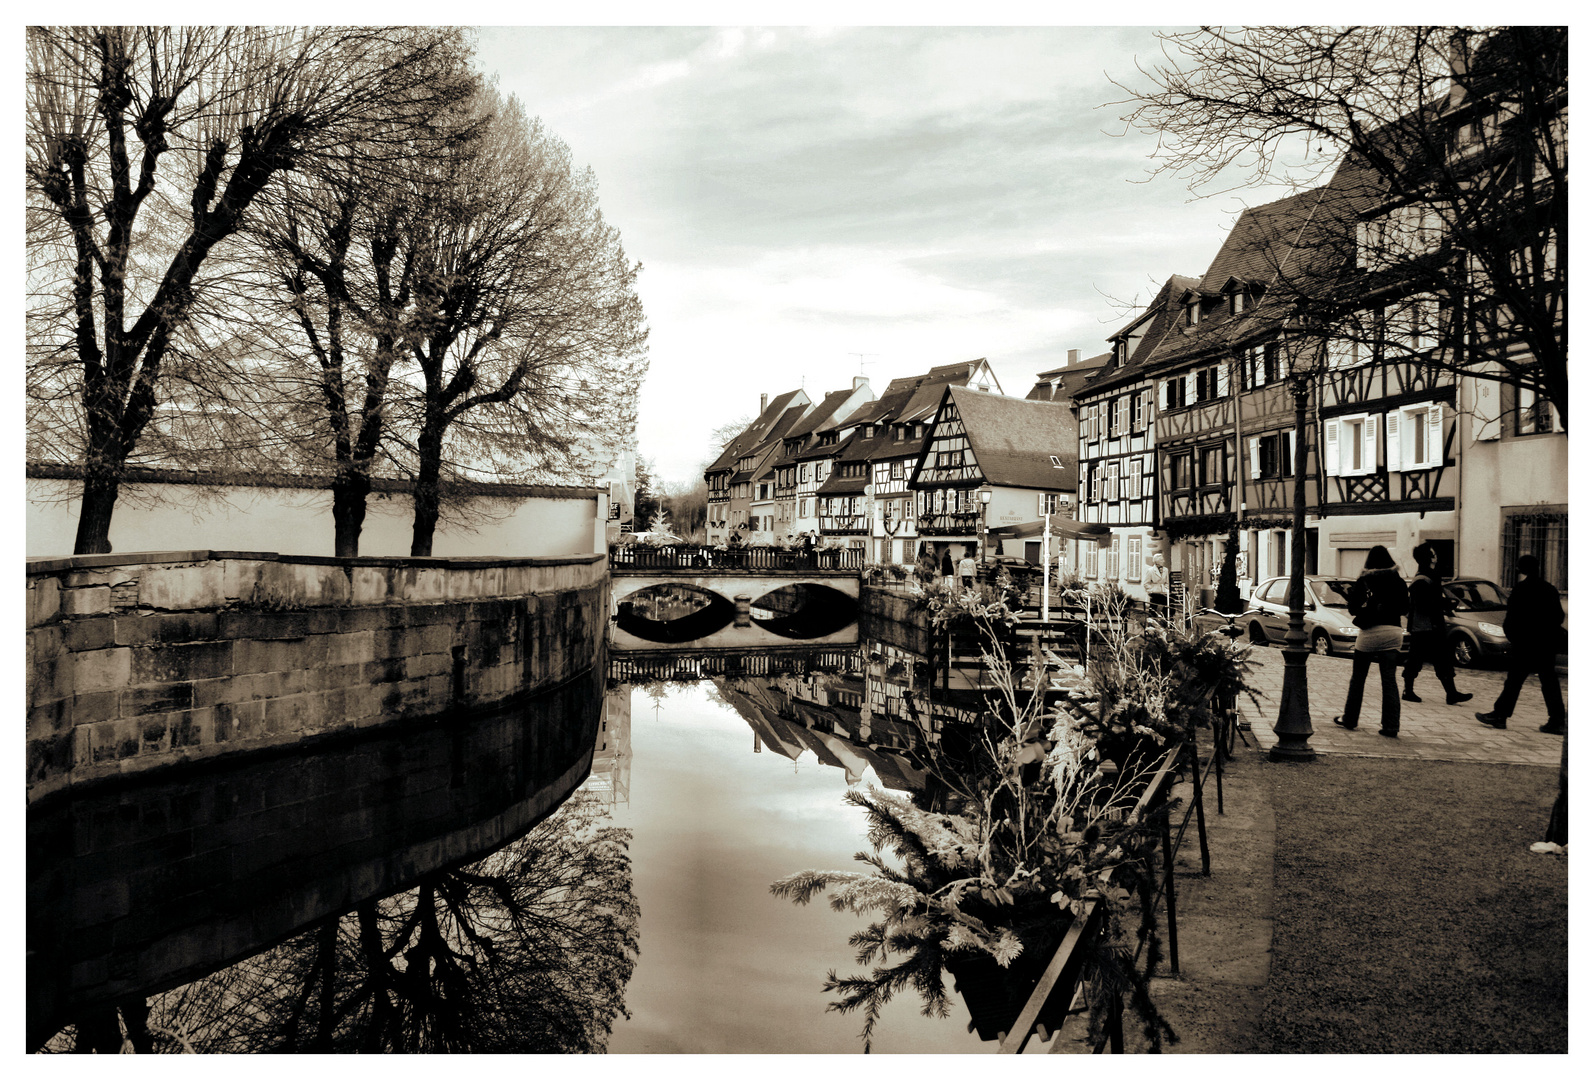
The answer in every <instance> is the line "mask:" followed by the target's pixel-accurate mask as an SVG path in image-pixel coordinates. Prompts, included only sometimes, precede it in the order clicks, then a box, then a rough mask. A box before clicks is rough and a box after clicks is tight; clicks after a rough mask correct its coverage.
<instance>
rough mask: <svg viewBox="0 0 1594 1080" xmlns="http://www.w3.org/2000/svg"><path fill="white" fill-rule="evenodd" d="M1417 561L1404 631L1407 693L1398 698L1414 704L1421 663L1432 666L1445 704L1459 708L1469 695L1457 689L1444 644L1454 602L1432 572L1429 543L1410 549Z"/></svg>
mask: <svg viewBox="0 0 1594 1080" xmlns="http://www.w3.org/2000/svg"><path fill="white" fill-rule="evenodd" d="M1411 554H1412V557H1413V558H1415V559H1416V560H1417V576H1416V577H1414V578H1412V579H1411V617H1410V619H1408V620H1407V623H1406V629H1407V630H1409V631H1410V632H1411V653H1410V654H1409V655H1408V656H1407V657H1406V670H1405V671H1404V672H1403V674H1404V675H1405V679H1406V690H1405V692H1404V693H1403V694H1401V695H1400V697H1401V700H1403V701H1415V702H1418V703H1419V704H1420V703H1421V702H1422V698H1420V697H1418V696H1417V690H1416V683H1417V676H1418V675H1419V674H1421V673H1422V665H1423V663H1424V662H1428V663H1431V664H1433V673H1434V674H1435V675H1436V676H1438V678H1439V685H1440V686H1442V687H1444V689H1445V704H1446V705H1460V704H1461V703H1462V702H1463V701H1471V700H1472V695H1471V694H1463V693H1462V692H1461V691H1459V690H1457V689H1456V669H1455V667H1454V666H1453V665H1452V664H1451V662H1450V646H1449V643H1448V642H1446V641H1445V616H1446V615H1448V614H1450V611H1451V609H1452V608H1454V607H1455V602H1454V601H1452V600H1451V599H1450V597H1449V596H1448V595H1447V594H1446V593H1445V590H1444V586H1443V585H1442V584H1440V581H1439V573H1438V571H1436V570H1435V569H1434V563H1435V562H1436V561H1437V556H1436V553H1435V551H1434V549H1433V545H1432V544H1418V545H1417V546H1416V547H1415V548H1413V549H1412V552H1411Z"/></svg>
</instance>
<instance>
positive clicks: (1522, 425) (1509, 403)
mask: <svg viewBox="0 0 1594 1080" xmlns="http://www.w3.org/2000/svg"><path fill="white" fill-rule="evenodd" d="M1500 403H1501V405H1502V406H1503V407H1504V410H1505V425H1504V426H1505V429H1506V430H1507V431H1509V432H1510V433H1511V434H1512V435H1543V434H1545V433H1547V432H1551V431H1561V430H1562V427H1561V417H1560V414H1559V413H1558V412H1556V409H1555V405H1554V403H1553V402H1551V401H1550V399H1549V398H1547V397H1541V396H1540V395H1539V394H1538V393H1536V392H1535V391H1533V390H1529V389H1527V388H1526V387H1521V386H1508V385H1506V384H1505V383H1501V384H1500ZM1501 584H1502V585H1503V584H1505V582H1503V581H1502V582H1501Z"/></svg>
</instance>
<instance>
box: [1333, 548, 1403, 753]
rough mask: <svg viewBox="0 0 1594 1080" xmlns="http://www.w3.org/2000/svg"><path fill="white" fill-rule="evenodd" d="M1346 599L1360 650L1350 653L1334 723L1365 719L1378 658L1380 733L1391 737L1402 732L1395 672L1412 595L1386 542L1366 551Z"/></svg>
mask: <svg viewBox="0 0 1594 1080" xmlns="http://www.w3.org/2000/svg"><path fill="white" fill-rule="evenodd" d="M1346 599H1347V600H1348V601H1349V606H1350V613H1351V614H1352V615H1353V616H1355V619H1354V622H1355V623H1356V625H1357V626H1359V627H1360V628H1361V632H1360V633H1359V634H1357V635H1356V651H1355V652H1353V653H1352V654H1351V669H1350V686H1348V687H1347V688H1346V690H1345V711H1344V712H1343V713H1341V714H1340V715H1339V716H1336V717H1334V723H1336V724H1338V725H1339V726H1340V727H1342V728H1345V729H1346V730H1348V731H1355V730H1356V725H1357V724H1358V723H1359V722H1360V720H1361V714H1362V688H1363V687H1364V686H1365V685H1366V683H1367V669H1368V668H1370V667H1371V666H1372V665H1374V664H1377V665H1378V678H1379V681H1380V682H1381V683H1382V685H1383V709H1382V711H1381V713H1380V715H1379V725H1378V734H1380V735H1387V736H1389V737H1390V738H1391V739H1393V738H1394V737H1395V736H1396V735H1399V734H1400V689H1399V685H1398V681H1397V679H1396V677H1395V669H1396V668H1397V667H1399V666H1400V641H1401V637H1402V631H1401V629H1400V617H1401V616H1402V615H1404V614H1405V613H1406V608H1407V607H1408V606H1409V604H1410V597H1409V596H1408V595H1407V592H1406V583H1405V582H1404V581H1402V580H1401V577H1400V571H1398V570H1396V569H1395V560H1394V559H1393V558H1392V557H1390V554H1389V549H1388V548H1386V547H1384V545H1382V544H1377V545H1375V546H1374V547H1373V549H1372V550H1371V551H1369V552H1368V553H1367V562H1366V564H1365V565H1364V566H1363V568H1362V572H1361V576H1360V577H1358V578H1357V579H1356V581H1355V583H1354V584H1353V585H1351V587H1350V592H1349V594H1348V595H1347V597H1346Z"/></svg>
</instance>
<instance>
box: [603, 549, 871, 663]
mask: <svg viewBox="0 0 1594 1080" xmlns="http://www.w3.org/2000/svg"><path fill="white" fill-rule="evenodd" d="M609 558H610V562H609V573H610V577H611V592H610V596H611V609H610V620H609V644H610V645H611V646H613V647H614V648H616V649H620V650H647V649H657V648H658V647H659V646H660V645H665V644H667V645H669V646H671V647H672V648H683V647H684V648H690V649H767V648H770V647H778V646H791V645H795V644H798V643H801V644H804V645H810V646H812V645H852V644H856V643H857V641H858V590H859V581H858V570H859V568H860V567H861V565H862V559H863V552H862V551H861V550H852V549H829V550H823V549H822V550H819V551H813V552H804V551H800V550H799V551H781V550H777V549H769V548H747V549H742V550H735V549H732V550H728V551H717V550H715V549H713V548H702V547H691V546H679V547H661V548H653V547H639V546H623V547H622V546H616V547H613V548H611V549H610V552H609ZM666 591H667V592H668V593H670V594H672V595H676V596H679V595H680V594H681V593H682V592H685V593H688V594H695V598H696V600H697V603H696V605H695V610H693V611H691V612H690V613H689V614H686V615H684V616H683V617H680V618H675V619H669V620H659V619H654V618H650V617H648V615H647V614H646V612H647V610H648V608H649V607H650V604H649V601H650V600H651V599H652V598H653V597H654V596H655V595H658V594H659V593H661V592H666ZM761 601H762V603H761Z"/></svg>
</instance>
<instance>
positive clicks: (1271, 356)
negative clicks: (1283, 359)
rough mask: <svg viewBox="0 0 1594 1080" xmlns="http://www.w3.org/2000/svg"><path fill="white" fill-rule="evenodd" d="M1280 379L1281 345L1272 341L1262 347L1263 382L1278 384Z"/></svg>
mask: <svg viewBox="0 0 1594 1080" xmlns="http://www.w3.org/2000/svg"><path fill="white" fill-rule="evenodd" d="M1278 379H1279V345H1278V342H1276V341H1270V342H1268V343H1267V344H1266V345H1264V346H1262V381H1263V382H1264V383H1270V382H1277V381H1278Z"/></svg>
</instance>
